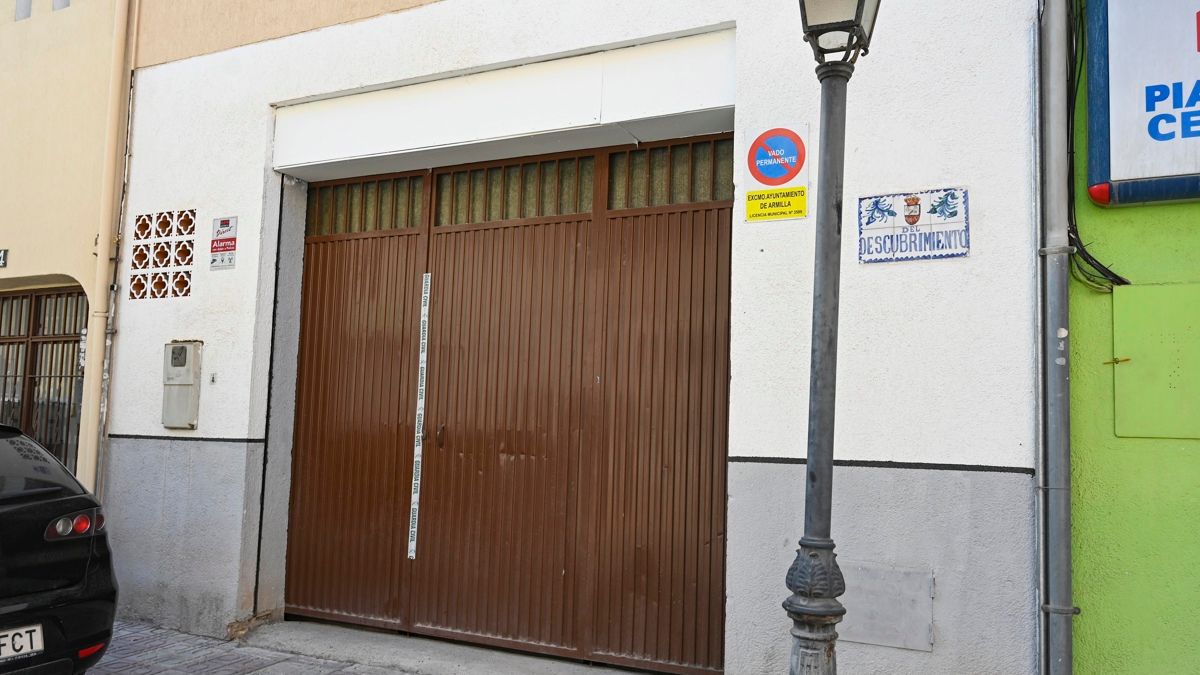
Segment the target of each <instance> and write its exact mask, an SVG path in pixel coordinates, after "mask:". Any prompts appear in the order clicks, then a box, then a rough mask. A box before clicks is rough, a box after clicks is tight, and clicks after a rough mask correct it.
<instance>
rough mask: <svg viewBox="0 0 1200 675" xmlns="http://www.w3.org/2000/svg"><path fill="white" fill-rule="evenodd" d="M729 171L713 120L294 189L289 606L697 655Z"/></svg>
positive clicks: (455, 630)
mask: <svg viewBox="0 0 1200 675" xmlns="http://www.w3.org/2000/svg"><path fill="white" fill-rule="evenodd" d="M732 169H733V159H732V141H731V140H730V139H729V138H728V137H711V138H697V139H689V140H686V141H675V142H672V143H664V144H658V145H653V146H642V147H640V148H636V149H635V148H616V149H609V150H602V151H593V152H586V153H573V154H567V155H557V156H548V157H538V158H525V159H520V160H512V161H507V162H496V163H491V164H484V165H474V166H468V167H455V168H449V169H439V170H435V171H431V172H422V173H413V174H405V175H397V176H384V177H371V178H367V179H355V180H353V181H341V182H334V183H325V184H313V185H311V186H310V188H309V195H310V198H309V214H308V225H307V228H308V231H307V235H308V236H307V238H306V246H305V271H304V300H303V310H302V314H303V316H302V323H301V356H300V386H299V392H298V401H297V425H296V445H295V450H294V456H293V483H292V506H291V525H290V527H289V548H288V584H287V605H288V607H287V609H288V611H289V612H290V613H293V614H297V615H304V616H312V617H318V618H329V619H336V620H342V621H349V622H355V623H362V624H367V625H374V626H381V627H388V628H395V629H400V630H406V631H412V632H416V633H422V634H427V635H435V636H443V637H450V638H454V639H462V640H467V641H471V642H478V643H483V644H492V645H497V646H504V647H513V648H517V649H523V650H528V651H536V652H541V653H547V654H555V655H560V656H569V657H574V658H580V659H586V660H593V661H603V662H609V663H616V664H622V665H630V666H637V667H645V668H650V669H654V670H661V671H667V672H713V671H720V670H721V667H722V663H723V654H722V652H723V649H722V648H723V634H724V633H723V624H724V549H725V457H726V445H725V439H726V436H727V434H726V423H727V419H728V415H727V403H728V352H729V346H728V332H729V313H728V307H729V242H730V224H731V200H732V190H733V184H732ZM426 272H429V273H430V274H431V280H432V294H431V303H430V307H431V309H430V316H429V333H428V339H429V343H428V344H429V351H428V368H429V370H428V378H427V389H426V391H427V395H426V397H425V398H426V404H425V405H426V410H425V440H424V450H423V470H422V472H421V473H422V481H421V490H420V518H419V528H418V540H417V554H416V557H415V559H411V560H410V559H409V558H408V556H407V543H408V542H407V535H408V529H409V502H410V493H411V491H410V486H411V480H412V466H413V441H414V439H413V434H414V425H415V423H414V418H415V414H414V411H415V407H416V400H417V374H416V373H417V367H418V359H419V354H418V347H417V346H418V333H419V325H420V324H419V301H420V297H421V277H422V275H423V274H424V273H426Z"/></svg>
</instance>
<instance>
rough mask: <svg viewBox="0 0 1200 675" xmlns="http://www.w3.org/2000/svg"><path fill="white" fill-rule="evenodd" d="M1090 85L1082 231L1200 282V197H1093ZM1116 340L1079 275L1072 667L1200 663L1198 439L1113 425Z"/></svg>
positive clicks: (1153, 672) (1134, 266) (1151, 668)
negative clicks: (1119, 430) (1116, 429)
mask: <svg viewBox="0 0 1200 675" xmlns="http://www.w3.org/2000/svg"><path fill="white" fill-rule="evenodd" d="M1084 91H1086V83H1085V84H1084V88H1083V90H1082V91H1081V92H1080V100H1079V111H1078V112H1079V115H1078V118H1077V123H1076V129H1077V134H1076V160H1077V165H1076V177H1077V185H1076V187H1077V194H1078V195H1079V198H1078V204H1077V209H1078V212H1077V215H1078V223H1079V231H1080V234H1081V236H1082V238H1083V241H1084V242H1085V243H1087V244H1088V249H1089V250H1090V251H1092V253H1093V254H1094V255H1095V256H1096V257H1097V258H1099V259H1100V260H1101V261H1103V262H1105V263H1107V264H1108V265H1109V266H1110V267H1111V268H1112V269H1113V270H1115V271H1116V272H1117V273H1119V274H1121V275H1123V276H1125V277H1126V278H1128V279H1129V280H1130V281H1132V282H1133V283H1135V284H1162V283H1179V282H1200V203H1189V204H1171V205H1157V206H1134V207H1123V208H1119V209H1102V208H1100V207H1097V206H1095V205H1094V204H1092V203H1091V201H1090V200H1089V199H1088V197H1087V192H1086V185H1085V176H1086V173H1087V171H1086V168H1087V167H1086V161H1087V137H1086V126H1087V121H1086V120H1087V117H1086V114H1087V111H1086V100H1085V99H1086V96H1085V95H1084V94H1083V92H1084ZM1186 310H1187V311H1191V312H1193V313H1195V312H1200V308H1196V307H1192V308H1186ZM1180 311H1185V308H1180ZM1197 339H1198V340H1200V336H1197ZM1112 343H1113V329H1112V296H1111V295H1110V294H1105V293H1098V292H1096V291H1093V290H1090V289H1089V288H1088V287H1086V286H1084V285H1083V284H1081V283H1079V282H1078V281H1074V280H1073V281H1072V285H1071V358H1072V360H1071V427H1072V428H1071V440H1072V449H1071V461H1072V467H1071V476H1072V489H1071V495H1072V499H1073V508H1072V510H1073V527H1074V536H1073V543H1074V553H1075V560H1074V572H1075V582H1074V593H1075V604H1076V605H1078V606H1079V607H1080V608H1081V609H1082V610H1083V611H1082V614H1081V615H1080V616H1078V617H1076V619H1075V672H1077V673H1083V674H1088V675H1090V674H1092V673H1105V674H1109V673H1136V674H1138V675H1169V674H1173V673H1188V674H1192V673H1200V440H1173V439H1150V438H1118V437H1116V436H1115V435H1114V433H1113V409H1114V408H1113V406H1114V397H1113V370H1112V369H1113V368H1114V367H1118V368H1119V367H1120V366H1112V365H1103V362H1104V361H1107V360H1109V359H1111V358H1113V356H1114V354H1113V347H1112ZM1196 414H1197V415H1200V401H1197V407H1196Z"/></svg>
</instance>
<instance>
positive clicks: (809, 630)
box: [783, 537, 846, 675]
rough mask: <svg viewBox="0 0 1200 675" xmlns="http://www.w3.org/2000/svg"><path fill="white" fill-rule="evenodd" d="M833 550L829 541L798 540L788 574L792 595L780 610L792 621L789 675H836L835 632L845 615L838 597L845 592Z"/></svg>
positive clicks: (814, 539) (844, 609)
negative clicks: (798, 544) (798, 546)
mask: <svg viewBox="0 0 1200 675" xmlns="http://www.w3.org/2000/svg"><path fill="white" fill-rule="evenodd" d="M833 546H834V545H833V541H832V540H830V539H816V538H809V537H805V538H803V539H801V540H800V548H799V549H798V550H797V551H796V559H795V560H794V561H793V562H792V566H791V568H790V569H789V570H788V575H787V586H788V590H790V591H791V592H792V595H791V596H789V597H788V599H787V600H784V601H783V609H784V610H785V611H787V613H788V617H790V618H791V620H792V631H791V632H792V658H791V665H790V668H789V670H788V672H789V673H790V675H835V674H836V673H837V659H836V658H835V656H834V646H835V645H836V644H837V638H838V634H837V630H835V629H836V627H837V624H838V622H840V621H841V620H842V616H844V615H845V614H846V608H845V607H843V606H842V603H841V602H839V601H838V596H840V595H841V594H843V593H845V592H846V582H845V580H844V579H843V578H842V570H841V568H839V567H838V564H837V554H835V553H834V552H833Z"/></svg>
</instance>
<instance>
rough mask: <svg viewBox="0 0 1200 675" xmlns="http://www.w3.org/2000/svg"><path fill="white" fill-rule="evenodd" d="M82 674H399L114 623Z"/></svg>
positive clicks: (397, 671) (170, 631)
mask: <svg viewBox="0 0 1200 675" xmlns="http://www.w3.org/2000/svg"><path fill="white" fill-rule="evenodd" d="M88 672H89V673H90V674H94V675H106V674H107V673H121V674H122V675H176V674H180V673H205V675H248V674H249V673H254V674H255V675H267V674H275V673H278V674H280V675H284V674H289V675H290V674H293V673H295V674H297V675H309V674H311V675H324V674H325V673H358V674H360V675H391V674H393V673H403V672H404V671H401V670H394V669H390V668H380V667H376V666H367V665H362V664H355V663H349V662H344V661H330V660H327V659H317V658H311V657H307V656H298V655H295V654H289V653H286V652H279V651H272V650H268V649H259V648H257V647H249V646H245V645H239V644H238V643H236V642H227V641H224V640H214V639H212V638H205V637H197V636H195V635H187V634H186V633H179V632H176V631H172V630H167V629H165V628H154V627H151V626H145V625H142V624H136V623H128V622H123V621H118V622H117V624H116V627H115V629H114V634H113V642H112V646H110V647H109V649H108V653H107V654H106V655H105V657H104V658H103V659H102V660H101V661H100V663H99V664H98V665H97V666H96V667H95V668H93V669H92V670H90V671H88Z"/></svg>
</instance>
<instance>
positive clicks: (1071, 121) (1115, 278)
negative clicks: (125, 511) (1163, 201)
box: [1067, 2, 1129, 293]
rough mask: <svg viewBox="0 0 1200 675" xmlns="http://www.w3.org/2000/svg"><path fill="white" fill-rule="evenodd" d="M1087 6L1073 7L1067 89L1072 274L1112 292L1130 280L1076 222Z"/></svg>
mask: <svg viewBox="0 0 1200 675" xmlns="http://www.w3.org/2000/svg"><path fill="white" fill-rule="evenodd" d="M1085 6H1086V5H1085V4H1080V5H1078V6H1077V5H1076V4H1075V3H1074V2H1072V3H1071V6H1070V9H1069V10H1068V11H1069V13H1070V23H1071V54H1070V56H1071V61H1070V63H1071V64H1072V65H1071V72H1070V73H1068V74H1067V86H1068V87H1070V89H1071V95H1070V96H1069V97H1068V99H1067V100H1068V101H1069V102H1070V103H1069V104H1068V105H1069V106H1070V108H1069V110H1068V111H1067V143H1068V149H1067V154H1068V157H1069V162H1068V169H1067V171H1068V174H1067V200H1068V202H1069V203H1068V205H1067V231H1068V236H1069V239H1070V243H1071V246H1072V247H1073V248H1074V249H1075V252H1074V253H1073V254H1072V255H1071V274H1072V275H1073V276H1074V277H1075V278H1076V279H1078V280H1079V281H1080V282H1082V283H1084V284H1086V285H1087V286H1089V287H1090V288H1092V289H1093V290H1097V291H1103V292H1106V293H1111V292H1112V287H1113V286H1125V285H1127V284H1129V280H1128V279H1126V278H1125V277H1123V276H1121V275H1120V274H1117V273H1116V272H1114V271H1112V270H1111V269H1109V268H1108V266H1107V265H1105V264H1104V263H1102V262H1100V261H1099V260H1097V259H1096V258H1095V256H1093V255H1092V254H1091V253H1090V252H1089V251H1088V250H1087V246H1086V245H1085V244H1084V243H1083V239H1081V238H1080V236H1079V226H1078V223H1076V221H1075V102H1076V100H1077V99H1078V98H1079V85H1080V82H1081V81H1082V80H1083V47H1084V35H1085V28H1084V26H1083V22H1084V17H1085V14H1086V13H1085V12H1084V7H1085Z"/></svg>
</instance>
